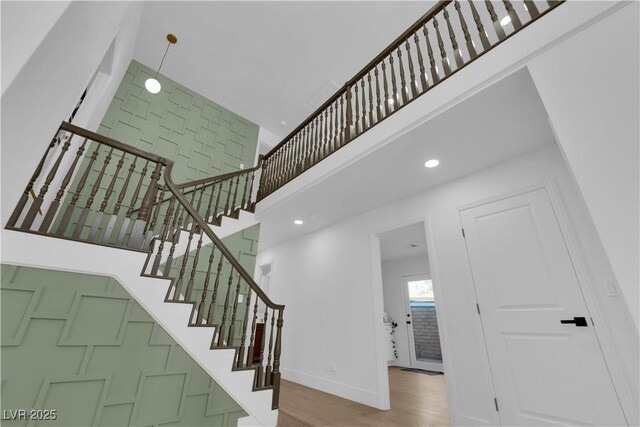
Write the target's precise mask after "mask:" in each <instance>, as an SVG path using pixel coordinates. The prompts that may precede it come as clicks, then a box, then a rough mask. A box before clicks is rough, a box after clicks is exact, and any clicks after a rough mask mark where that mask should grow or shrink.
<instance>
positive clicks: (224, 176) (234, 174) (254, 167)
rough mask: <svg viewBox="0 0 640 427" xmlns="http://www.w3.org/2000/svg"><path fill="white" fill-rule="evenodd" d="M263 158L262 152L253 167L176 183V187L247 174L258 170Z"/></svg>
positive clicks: (185, 186)
mask: <svg viewBox="0 0 640 427" xmlns="http://www.w3.org/2000/svg"><path fill="white" fill-rule="evenodd" d="M262 159H264V154H260V155H259V156H258V161H257V162H256V165H255V166H253V167H251V168H246V169H241V170H239V171H235V172H228V173H224V174H222V175H215V176H209V177H206V178H202V179H196V180H194V181H189V182H183V183H182V184H176V188H178V189H183V188H187V187H191V186H194V187H195V186H197V185H200V184H206V183H210V182H211V183H213V182H219V181H223V180H225V179H229V178H232V177H234V176H237V175H242V174H245V173H247V172H252V171H256V170H258V169H260V167H261V166H262ZM183 194H185V193H183Z"/></svg>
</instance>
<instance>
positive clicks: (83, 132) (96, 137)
mask: <svg viewBox="0 0 640 427" xmlns="http://www.w3.org/2000/svg"><path fill="white" fill-rule="evenodd" d="M60 129H62V130H66V131H69V132H71V133H74V134H76V135H78V136H81V137H83V138H87V139H90V140H92V141H95V142H99V143H100V144H104V145H107V146H109V147H113V148H116V149H118V150H121V151H124V152H125V153H129V154H133V155H135V156H137V157H142V158H143V159H147V160H150V161H152V162H156V163H162V164H163V165H165V166H167V165H168V164H169V163H173V161H172V160H169V159H167V158H165V157H162V156H158V155H156V154H153V153H148V152H146V151H142V150H140V149H139V148H136V147H133V146H131V145H127V144H124V143H122V142H120V141H116V140H115V139H113V138H109V137H108V136H103V135H100V134H99V133H95V132H91V131H90V130H87V129H83V128H81V127H78V126H76V125H73V124H71V123H67V122H62V124H61V125H60Z"/></svg>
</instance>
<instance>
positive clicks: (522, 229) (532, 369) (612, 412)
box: [460, 188, 626, 426]
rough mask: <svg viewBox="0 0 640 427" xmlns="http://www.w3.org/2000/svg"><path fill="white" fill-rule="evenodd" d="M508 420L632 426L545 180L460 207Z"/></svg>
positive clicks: (505, 422) (497, 386)
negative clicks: (532, 188)
mask: <svg viewBox="0 0 640 427" xmlns="http://www.w3.org/2000/svg"><path fill="white" fill-rule="evenodd" d="M460 213H461V217H462V224H463V227H464V233H465V235H466V245H467V252H468V255H469V261H470V264H471V270H472V274H473V280H474V285H475V288H476V293H477V299H478V304H479V309H480V313H481V316H480V318H481V321H482V326H483V330H484V333H485V339H486V344H487V351H488V353H489V361H490V365H491V373H492V376H493V381H494V386H495V390H496V395H497V396H496V397H497V401H498V405H499V413H500V418H501V421H502V424H503V425H554V426H556V425H600V426H605V425H606V426H613V425H626V421H625V418H624V415H623V413H622V409H621V407H620V403H619V401H618V399H617V396H616V391H615V389H614V387H613V383H612V381H611V378H610V376H609V371H608V369H607V366H606V364H605V361H604V357H603V355H602V352H601V350H600V347H599V344H598V339H597V337H596V334H595V331H594V329H593V323H592V320H591V318H590V316H589V312H588V310H587V307H586V304H585V301H584V298H583V296H582V292H581V289H580V285H579V283H578V280H577V277H576V273H575V271H574V268H573V264H572V261H571V258H570V256H569V252H568V250H567V247H566V245H565V242H564V239H563V235H562V232H561V230H560V226H559V224H558V221H557V219H556V215H555V212H554V210H553V207H552V205H551V202H550V199H549V195H548V193H547V190H546V189H544V188H543V189H539V190H535V191H531V192H528V193H525V194H521V195H519V196H515V197H510V198H507V199H503V200H499V201H495V202H490V203H485V204H482V205H479V206H475V207H472V208H468V209H464V210H462V211H461V212H460Z"/></svg>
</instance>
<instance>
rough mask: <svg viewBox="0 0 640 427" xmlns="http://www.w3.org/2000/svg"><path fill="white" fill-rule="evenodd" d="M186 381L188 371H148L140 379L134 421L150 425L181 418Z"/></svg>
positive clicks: (185, 395) (138, 423)
mask: <svg viewBox="0 0 640 427" xmlns="http://www.w3.org/2000/svg"><path fill="white" fill-rule="evenodd" d="M186 383H187V373H186V372H177V373H176V372H173V373H172V372H167V371H158V372H153V373H151V372H146V373H145V374H144V375H143V377H142V380H141V381H140V391H139V397H138V402H137V403H136V406H135V408H134V409H133V422H134V423H135V424H136V425H149V424H162V423H169V422H172V421H178V420H180V418H181V416H182V410H183V409H184V401H185V399H186V397H187V394H186V389H185V386H186Z"/></svg>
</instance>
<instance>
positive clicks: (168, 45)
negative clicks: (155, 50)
mask: <svg viewBox="0 0 640 427" xmlns="http://www.w3.org/2000/svg"><path fill="white" fill-rule="evenodd" d="M170 46H171V43H167V50H165V51H164V55H162V61H160V66H159V67H158V71H156V76H155V77H154V79H156V80H157V79H158V74H159V73H160V69H161V68H162V64H163V63H164V58H165V57H166V56H167V52H169V47H170Z"/></svg>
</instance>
